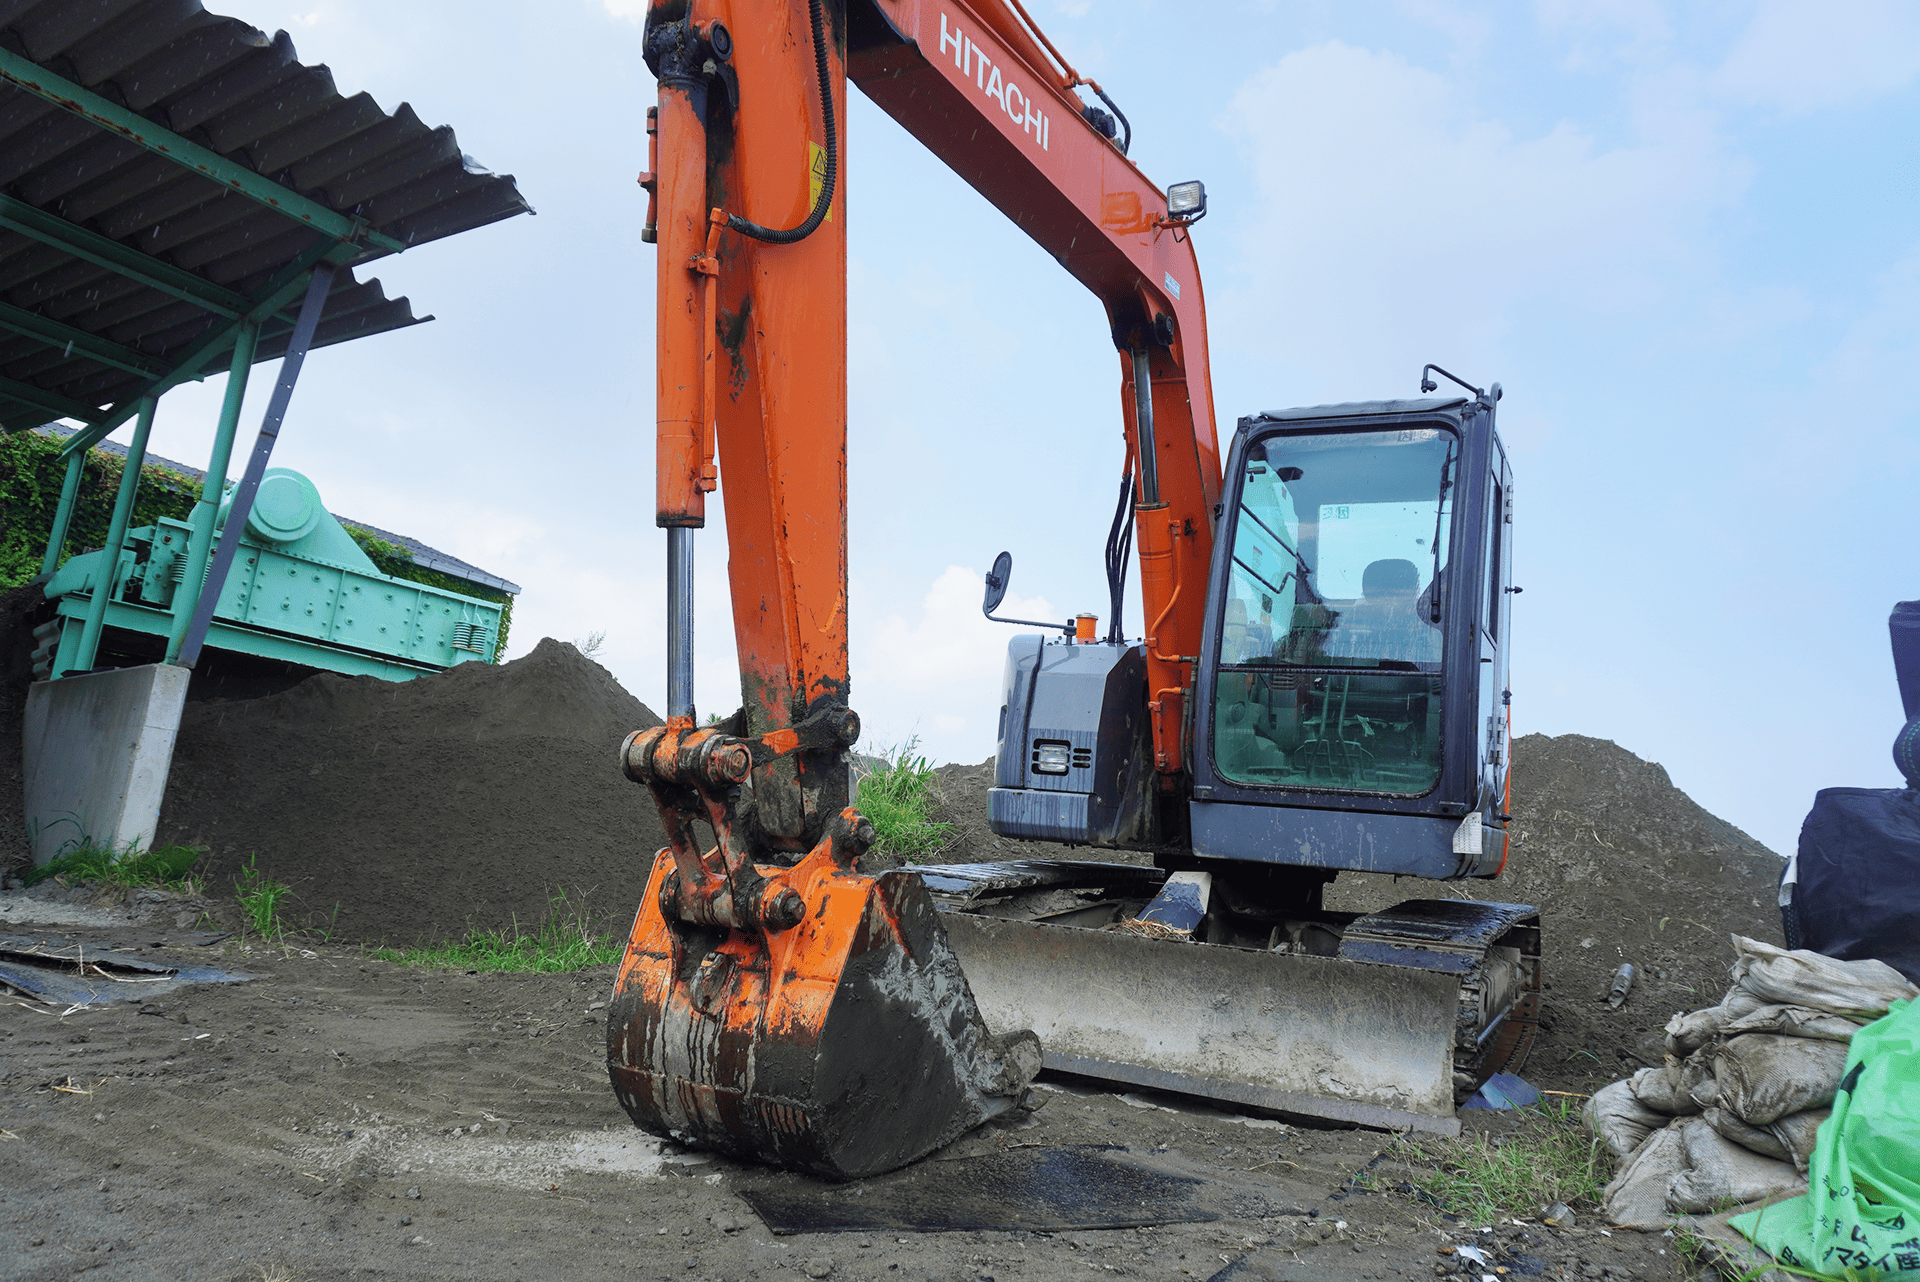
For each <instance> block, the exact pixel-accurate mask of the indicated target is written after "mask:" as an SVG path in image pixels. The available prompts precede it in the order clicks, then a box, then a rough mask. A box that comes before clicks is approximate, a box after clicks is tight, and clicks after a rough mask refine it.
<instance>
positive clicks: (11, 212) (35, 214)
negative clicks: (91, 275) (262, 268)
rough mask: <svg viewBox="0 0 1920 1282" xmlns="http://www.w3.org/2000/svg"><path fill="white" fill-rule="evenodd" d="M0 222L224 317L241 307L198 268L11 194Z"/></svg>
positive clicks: (242, 302) (2, 200) (243, 303)
mask: <svg viewBox="0 0 1920 1282" xmlns="http://www.w3.org/2000/svg"><path fill="white" fill-rule="evenodd" d="M0 52H4V50H0ZM0 227H5V228H7V229H8V230H9V231H17V232H19V233H20V234H21V235H22V236H27V237H31V238H32V239H34V240H37V241H39V242H40V243H41V244H43V245H52V246H53V247H54V248H56V249H63V250H65V251H66V252H67V253H69V254H72V255H73V256H74V257H75V258H81V259H85V260H86V261H87V262H90V263H92V264H93V265H94V266H96V267H104V268H106V269H107V270H108V271H110V272H114V273H117V274H118V275H121V276H125V277H126V278H127V279H129V280H135V281H138V282H140V283H141V284H142V285H146V286H148V287H150V288H153V289H157V290H159V291H160V292H162V293H164V294H170V295H172V296H173V297H175V298H179V299H184V300H185V301H187V302H189V303H192V304H193V305H194V306H196V307H204V308H205V309H206V310H208V311H210V312H212V313H214V314H215V315H217V316H224V317H226V318H227V319H228V320H232V319H234V318H236V317H238V316H239V315H240V313H241V312H243V311H245V310H246V307H247V300H246V298H245V296H243V295H241V294H236V293H234V292H233V291H232V290H230V289H227V288H226V287H225V286H222V285H216V284H214V283H213V282H212V281H210V280H208V279H207V278H206V277H204V276H201V275H199V274H198V273H195V272H190V271H188V270H187V269H186V268H184V267H175V266H174V265H173V264H172V263H169V262H164V261H162V260H161V259H158V258H155V257H154V256H153V255H152V254H144V253H141V252H140V251H139V250H137V249H134V248H131V247H130V246H127V245H123V244H121V243H120V242H119V241H117V240H115V239H114V238H113V237H111V236H102V235H101V234H100V233H99V232H97V231H89V230H87V229H86V228H85V227H82V226H80V225H79V224H78V223H70V222H68V221H67V220H66V219H64V218H62V217H60V216H59V215H58V214H50V213H48V212H46V211H45V210H44V209H37V208H35V207H34V206H32V205H29V204H28V203H27V202H26V201H24V200H19V199H17V198H15V197H13V196H6V195H0Z"/></svg>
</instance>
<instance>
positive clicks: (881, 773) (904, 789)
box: [855, 739, 953, 864]
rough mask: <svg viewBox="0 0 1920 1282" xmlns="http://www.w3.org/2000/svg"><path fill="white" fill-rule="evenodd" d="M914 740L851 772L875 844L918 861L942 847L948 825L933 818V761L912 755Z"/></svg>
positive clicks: (902, 857)
mask: <svg viewBox="0 0 1920 1282" xmlns="http://www.w3.org/2000/svg"><path fill="white" fill-rule="evenodd" d="M919 747H920V741H919V740H918V739H909V740H907V742H906V743H905V744H903V745H901V746H899V747H897V748H891V749H888V750H886V751H884V752H882V753H881V754H880V758H879V761H880V764H879V765H877V766H873V767H871V768H869V769H866V770H862V771H860V772H859V774H858V775H857V779H858V787H859V793H858V800H857V801H856V802H855V804H856V805H857V806H858V807H859V809H860V813H861V814H863V815H865V816H866V817H867V822H868V823H870V824H872V825H873V831H874V835H875V838H876V840H875V843H874V844H875V845H876V846H878V847H879V849H880V850H881V851H882V852H884V853H886V854H889V855H892V856H894V857H895V858H897V859H900V860H902V861H904V862H906V863H910V864H918V863H924V862H926V861H927V860H928V859H929V858H931V857H932V856H934V855H937V854H939V853H940V851H941V850H943V849H945V847H946V845H947V843H948V841H949V840H951V837H950V833H951V831H952V828H953V825H952V824H948V823H940V822H938V821H936V820H935V819H934V818H933V787H934V775H933V764H932V763H931V762H929V761H928V760H927V759H926V758H925V757H924V756H920V755H918V752H917V749H918V748H919Z"/></svg>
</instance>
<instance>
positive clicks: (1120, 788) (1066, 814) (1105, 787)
mask: <svg viewBox="0 0 1920 1282" xmlns="http://www.w3.org/2000/svg"><path fill="white" fill-rule="evenodd" d="M1149 739H1150V735H1149V731H1148V726H1147V662H1146V656H1145V653H1144V652H1143V650H1142V649H1141V647H1140V646H1137V645H1114V644H1110V643H1107V642H1093V643H1091V644H1085V645H1082V644H1076V643H1074V642H1069V641H1056V640H1049V639H1048V638H1046V637H1043V636H1038V635H1023V636H1017V637H1015V638H1014V639H1013V640H1012V642H1011V643H1009V644H1008V646H1007V672H1006V678H1005V682H1004V685H1003V686H1002V690H1001V700H1000V745H999V752H998V755H997V757H996V759H995V763H994V779H993V782H994V787H993V790H992V791H991V792H990V793H989V794H988V822H989V823H990V824H991V825H992V827H993V830H994V831H995V832H996V833H999V834H1000V835H1001V836H1003V837H1014V838H1018V839H1021V840H1026V841H1058V842H1065V843H1067V844H1069V845H1086V846H1110V847H1114V848H1117V849H1123V850H1151V849H1153V848H1154V846H1155V838H1156V836H1157V834H1156V832H1155V827H1156V825H1155V822H1154V819H1155V810H1154V806H1153V804H1152V789H1153V748H1152V744H1151V743H1150V742H1149ZM1049 743H1051V744H1065V745H1067V749H1068V753H1069V765H1068V769H1067V771H1066V773H1065V774H1041V773H1039V772H1037V771H1036V770H1035V769H1034V764H1035V757H1036V754H1037V752H1038V750H1039V747H1040V745H1042V744H1049Z"/></svg>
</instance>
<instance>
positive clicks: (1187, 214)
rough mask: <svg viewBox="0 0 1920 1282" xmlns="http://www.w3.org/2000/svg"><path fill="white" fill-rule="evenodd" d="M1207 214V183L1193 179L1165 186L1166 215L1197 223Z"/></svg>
mask: <svg viewBox="0 0 1920 1282" xmlns="http://www.w3.org/2000/svg"><path fill="white" fill-rule="evenodd" d="M1206 214H1207V185H1206V184H1205V183H1203V182H1199V181H1195V182H1190V183H1175V184H1174V185H1173V186H1171V187H1169V188H1167V217H1169V218H1177V219H1180V220H1181V221H1182V222H1189V223H1197V222H1199V221H1200V220H1201V219H1202V218H1204V217H1206Z"/></svg>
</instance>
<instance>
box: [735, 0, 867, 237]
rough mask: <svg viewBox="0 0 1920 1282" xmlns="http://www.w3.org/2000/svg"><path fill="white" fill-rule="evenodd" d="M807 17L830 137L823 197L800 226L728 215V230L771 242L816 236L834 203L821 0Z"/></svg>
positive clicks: (835, 160) (835, 150)
mask: <svg viewBox="0 0 1920 1282" xmlns="http://www.w3.org/2000/svg"><path fill="white" fill-rule="evenodd" d="M807 17H808V19H809V21H810V22H811V24H812V26H813V66H814V70H815V71H816V72H817V73H818V75H819V77H820V117H821V121H822V123H823V124H824V125H825V132H826V137H827V147H826V151H827V173H826V177H825V178H824V179H823V180H822V181H821V183H820V196H819V198H818V199H817V200H815V201H814V202H813V212H812V213H810V214H808V215H807V216H806V219H805V220H804V221H803V222H801V224H800V225H799V226H797V227H788V228H784V229H783V228H778V227H762V226H761V225H760V224H759V223H756V222H754V221H753V220H752V219H750V218H742V217H741V216H740V215H739V214H728V215H727V227H728V229H729V230H731V231H737V232H739V233H740V234H741V235H742V236H750V237H752V238H753V239H754V240H759V241H765V242H766V243H767V244H769V245H791V244H793V243H795V242H796V241H802V240H805V239H806V238H807V237H809V236H811V235H813V233H814V229H815V228H817V227H819V226H820V223H821V220H823V219H824V218H826V216H827V210H828V209H829V208H831V207H832V205H833V188H834V180H835V178H836V177H837V176H838V170H839V159H840V157H839V151H840V146H839V140H838V138H837V137H836V136H835V133H834V120H833V81H832V76H831V75H830V74H829V72H828V69H827V41H826V36H825V34H824V32H823V31H822V29H821V22H820V0H808V4H807Z"/></svg>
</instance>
